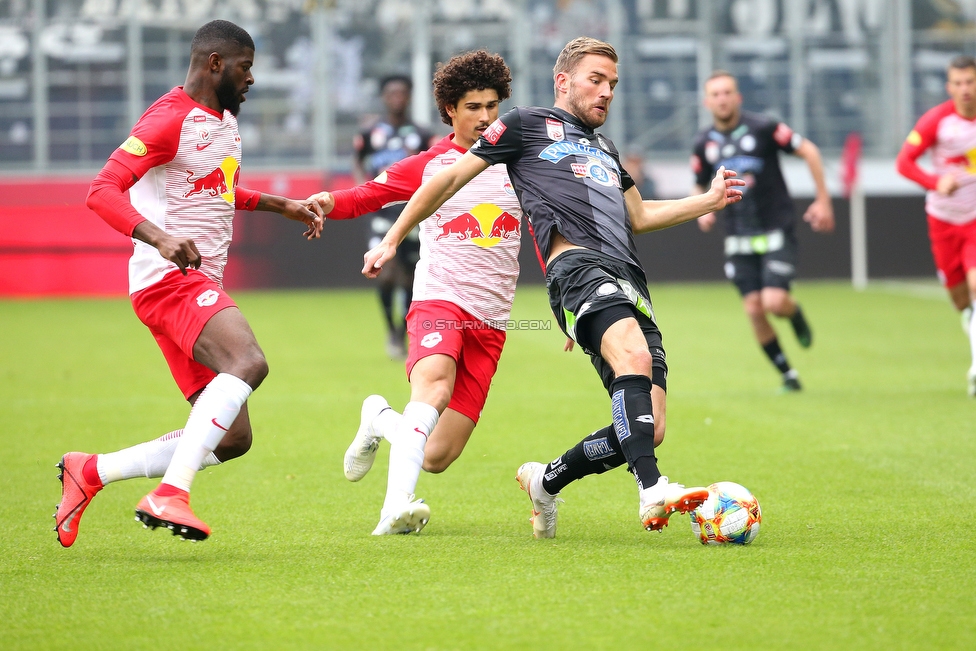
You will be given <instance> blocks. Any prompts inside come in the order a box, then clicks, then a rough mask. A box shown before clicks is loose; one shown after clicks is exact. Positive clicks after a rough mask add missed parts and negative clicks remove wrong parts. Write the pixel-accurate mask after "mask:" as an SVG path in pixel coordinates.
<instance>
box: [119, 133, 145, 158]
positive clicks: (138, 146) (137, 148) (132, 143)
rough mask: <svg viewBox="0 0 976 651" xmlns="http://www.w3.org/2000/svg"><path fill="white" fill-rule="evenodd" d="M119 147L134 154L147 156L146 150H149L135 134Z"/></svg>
mask: <svg viewBox="0 0 976 651" xmlns="http://www.w3.org/2000/svg"><path fill="white" fill-rule="evenodd" d="M119 149H121V150H122V151H127V152H129V153H130V154H132V155H133V156H145V155H146V152H147V151H149V150H148V149H146V145H144V144H143V142H142V141H141V140H139V139H138V138H136V137H135V136H129V137H128V139H126V141H125V142H123V143H122V144H121V145H119Z"/></svg>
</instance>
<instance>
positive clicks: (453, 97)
mask: <svg viewBox="0 0 976 651" xmlns="http://www.w3.org/2000/svg"><path fill="white" fill-rule="evenodd" d="M511 84H512V71H511V70H509V69H508V66H507V65H506V64H505V59H503V58H502V57H501V55H498V54H492V53H490V52H488V51H487V50H476V51H474V52H465V53H464V54H458V55H457V56H454V57H451V60H450V61H448V62H447V63H442V64H438V66H437V72H435V73H434V100H435V101H436V102H437V110H438V111H440V114H441V121H442V122H443V123H444V124H448V125H453V121H452V120H451V118H450V116H448V114H447V107H448V106H457V104H458V102H460V101H461V98H462V97H464V96H465V94H467V93H468V92H470V91H472V90H485V89H489V88H490V89H492V90H494V91H495V92H496V93H498V100H499V101H504V100H506V99H508V98H509V97H510V96H511V94H512V85H511Z"/></svg>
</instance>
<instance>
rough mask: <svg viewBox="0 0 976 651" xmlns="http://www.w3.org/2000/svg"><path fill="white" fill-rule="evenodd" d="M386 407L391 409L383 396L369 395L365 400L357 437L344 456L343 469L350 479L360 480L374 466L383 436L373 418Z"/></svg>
mask: <svg viewBox="0 0 976 651" xmlns="http://www.w3.org/2000/svg"><path fill="white" fill-rule="evenodd" d="M386 409H390V403H388V402H387V401H386V398H384V397H383V396H369V397H367V398H366V399H365V400H363V408H362V410H361V411H360V418H359V429H358V430H357V431H356V438H354V439H353V440H352V443H350V444H349V447H348V448H347V449H346V455H345V456H344V457H343V458H342V470H343V472H344V473H345V475H346V479H348V480H349V481H359V480H360V479H362V478H363V477H365V476H366V473H367V472H369V469H370V468H372V467H373V461H375V460H376V451H377V450H378V449H379V447H380V439H381V438H382V437H381V436H378V435H377V433H376V432H375V431H374V430H373V419H374V418H376V417H377V416H379V415H380V412H382V411H384V410H386Z"/></svg>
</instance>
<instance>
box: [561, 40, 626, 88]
mask: <svg viewBox="0 0 976 651" xmlns="http://www.w3.org/2000/svg"><path fill="white" fill-rule="evenodd" d="M587 54H598V55H600V56H604V57H607V58H608V59H610V60H611V61H613V62H614V63H617V51H616V50H614V49H613V46H612V45H610V44H609V43H604V42H603V41H598V40H597V39H595V38H590V37H589V36H580V37H578V38H574V39H573V40H572V41H570V42H569V43H567V44H566V47H564V48H563V51H562V52H560V53H559V56H558V57H556V65H555V66H553V68H552V77H553V79H555V78H556V75H558V74H559V73H560V72H565V73H567V74H572V73H573V72H574V71H575V70H576V66H578V65H579V63H580V61H582V60H583V57H585V56H586V55H587Z"/></svg>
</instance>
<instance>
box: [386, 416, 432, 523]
mask: <svg viewBox="0 0 976 651" xmlns="http://www.w3.org/2000/svg"><path fill="white" fill-rule="evenodd" d="M439 417H440V414H439V413H438V412H437V410H436V409H435V408H434V407H432V406H431V405H428V404H426V403H423V402H408V403H407V406H406V407H404V408H403V415H402V416H401V417H400V418H399V422H398V423H397V424H396V427H395V428H393V429H392V430H388V431H387V432H386V440H388V441H389V442H390V474H389V477H388V479H387V484H386V499H385V500H384V501H383V512H384V513H385V512H387V511H388V510H389V509H391V508H395V507H398V506H402V505H403V504H406V503H407V502H409V501H410V499H411V498H412V496H413V494H414V489H415V488H416V487H417V480H418V479H419V478H420V469H421V467H422V466H423V464H424V446H426V445H427V437H429V436H430V433H431V432H432V431H433V430H434V426H435V425H437V419H438V418H439Z"/></svg>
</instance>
